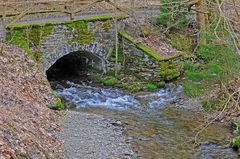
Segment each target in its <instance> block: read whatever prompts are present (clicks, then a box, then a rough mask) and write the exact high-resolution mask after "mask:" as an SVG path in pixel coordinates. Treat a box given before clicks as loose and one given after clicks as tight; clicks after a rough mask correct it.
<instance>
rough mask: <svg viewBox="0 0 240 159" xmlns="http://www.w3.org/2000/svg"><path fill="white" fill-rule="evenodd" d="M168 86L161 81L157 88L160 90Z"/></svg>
mask: <svg viewBox="0 0 240 159" xmlns="http://www.w3.org/2000/svg"><path fill="white" fill-rule="evenodd" d="M165 86H166V83H165V82H164V81H161V82H157V87H158V88H163V87H165Z"/></svg>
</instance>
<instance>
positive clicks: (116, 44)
mask: <svg viewBox="0 0 240 159" xmlns="http://www.w3.org/2000/svg"><path fill="white" fill-rule="evenodd" d="M114 3H115V6H116V5H117V3H116V0H114ZM114 11H115V15H114V24H115V49H116V50H115V57H116V59H115V60H116V61H115V76H117V74H118V24H117V8H116V7H114Z"/></svg>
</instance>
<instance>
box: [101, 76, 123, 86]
mask: <svg viewBox="0 0 240 159" xmlns="http://www.w3.org/2000/svg"><path fill="white" fill-rule="evenodd" d="M102 83H103V85H104V86H115V85H116V84H118V83H119V81H118V79H116V78H115V77H107V78H105V79H103V80H102Z"/></svg>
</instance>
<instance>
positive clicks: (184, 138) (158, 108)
mask: <svg viewBox="0 0 240 159" xmlns="http://www.w3.org/2000/svg"><path fill="white" fill-rule="evenodd" d="M56 92H57V94H58V95H59V96H60V97H62V98H64V100H65V101H67V102H66V103H68V104H69V103H71V105H74V106H75V107H76V108H75V109H74V110H76V111H85V112H90V113H96V114H102V115H104V116H106V117H109V118H117V119H119V120H120V121H121V122H122V123H124V126H125V128H126V135H127V136H128V139H127V140H128V142H129V143H131V145H132V146H133V148H134V150H135V151H136V152H137V153H138V154H139V156H140V158H144V159H235V158H236V159H237V158H238V155H237V153H235V152H233V151H232V149H231V148H229V146H228V141H229V139H230V138H231V137H232V136H231V132H230V130H229V128H227V127H225V126H223V125H221V124H219V123H214V124H212V125H211V126H210V127H209V128H207V129H206V130H204V131H203V133H201V135H200V136H199V137H198V138H197V139H198V140H197V141H198V143H199V144H198V146H194V137H195V135H196V133H197V132H198V131H199V130H200V128H199V127H200V126H201V125H202V124H204V122H205V121H204V118H203V115H202V114H201V113H196V112H193V111H189V110H188V109H185V108H184V104H182V105H183V107H181V108H179V107H178V106H177V105H179V103H178V102H176V101H178V99H179V97H180V94H181V92H182V88H181V87H180V86H176V85H169V86H168V87H166V88H164V89H159V90H156V91H154V92H142V93H138V94H134V95H131V94H128V93H125V92H121V91H119V90H116V89H110V88H99V87H91V86H87V85H85V84H84V83H82V84H75V83H73V82H66V84H65V87H62V86H60V87H56ZM180 105H181V104H180ZM189 105H190V106H191V103H190V104H189Z"/></svg>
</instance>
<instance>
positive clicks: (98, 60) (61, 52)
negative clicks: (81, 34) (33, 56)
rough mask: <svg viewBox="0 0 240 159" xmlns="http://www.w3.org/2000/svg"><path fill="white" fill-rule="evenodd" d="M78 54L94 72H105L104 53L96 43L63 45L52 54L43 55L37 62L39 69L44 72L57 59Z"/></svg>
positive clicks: (105, 61)
mask: <svg viewBox="0 0 240 159" xmlns="http://www.w3.org/2000/svg"><path fill="white" fill-rule="evenodd" d="M72 53H75V54H76V55H77V54H79V57H82V58H85V59H86V60H87V61H86V63H88V64H89V65H91V66H92V68H94V69H95V70H98V71H101V72H106V70H107V60H106V52H105V50H104V49H103V48H102V47H101V45H98V44H97V43H90V44H87V45H80V44H79V43H75V42H74V43H72V44H71V45H69V44H63V45H61V46H59V47H57V48H56V49H55V51H54V52H53V53H44V54H43V56H42V57H41V59H40V60H39V65H40V68H41V69H42V70H43V71H44V72H46V71H47V70H48V69H49V68H50V67H51V66H52V65H54V64H55V63H56V62H57V61H58V60H59V59H61V58H63V57H64V56H67V55H68V54H72Z"/></svg>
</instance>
